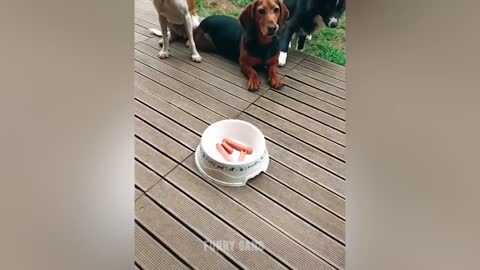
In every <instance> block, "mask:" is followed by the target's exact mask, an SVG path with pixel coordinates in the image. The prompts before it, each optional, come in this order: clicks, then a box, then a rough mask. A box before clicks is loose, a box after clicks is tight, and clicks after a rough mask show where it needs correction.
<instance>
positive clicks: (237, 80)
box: [143, 39, 268, 102]
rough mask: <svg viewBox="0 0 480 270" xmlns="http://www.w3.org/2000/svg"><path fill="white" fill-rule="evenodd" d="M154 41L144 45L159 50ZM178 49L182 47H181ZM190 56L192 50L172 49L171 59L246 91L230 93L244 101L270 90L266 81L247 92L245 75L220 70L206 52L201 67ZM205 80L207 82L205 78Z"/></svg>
mask: <svg viewBox="0 0 480 270" xmlns="http://www.w3.org/2000/svg"><path fill="white" fill-rule="evenodd" d="M152 41H154V39H148V40H145V41H143V43H145V44H147V45H148V46H151V47H153V48H155V49H157V48H158V44H156V41H155V42H152ZM172 44H173V43H172ZM178 47H182V46H181V45H179V46H178ZM190 54H191V51H190V48H185V50H179V49H177V48H176V47H173V46H172V47H171V48H170V57H174V58H176V59H178V60H181V61H183V62H184V63H185V64H188V65H191V66H194V67H195V68H198V69H200V70H202V71H205V72H207V73H208V74H209V75H210V76H211V75H214V76H216V77H218V78H220V79H222V80H225V81H227V82H229V83H232V84H234V85H236V86H238V87H240V88H241V89H243V90H244V91H237V90H235V91H229V92H230V93H232V94H234V95H236V96H238V97H240V98H242V99H244V100H247V101H250V102H251V101H254V100H255V99H256V98H258V95H261V94H263V93H265V92H266V91H267V90H268V85H267V84H266V80H265V84H264V85H261V87H260V89H259V90H258V91H248V90H247V84H248V80H247V78H246V77H245V76H244V75H243V74H241V73H240V74H239V75H237V74H234V73H231V72H228V71H226V70H224V69H222V68H219V67H217V66H215V65H212V64H210V63H209V62H208V61H207V60H206V59H205V58H206V57H204V55H205V53H204V52H201V55H202V63H201V64H200V65H198V64H196V63H194V62H192V61H190V60H189V59H188V55H190ZM206 55H208V54H206ZM167 63H169V62H168V61H167ZM236 68H237V69H239V67H236ZM199 76H200V77H199V78H201V77H202V74H199ZM218 78H217V79H218ZM203 80H205V78H204V79H203ZM207 81H208V80H207ZM222 89H226V90H230V88H228V87H226V88H222Z"/></svg>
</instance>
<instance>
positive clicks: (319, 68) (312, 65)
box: [300, 60, 346, 81]
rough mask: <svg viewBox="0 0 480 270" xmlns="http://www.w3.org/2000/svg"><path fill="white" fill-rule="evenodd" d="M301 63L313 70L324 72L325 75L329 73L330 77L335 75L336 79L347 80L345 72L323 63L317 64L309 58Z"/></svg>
mask: <svg viewBox="0 0 480 270" xmlns="http://www.w3.org/2000/svg"><path fill="white" fill-rule="evenodd" d="M300 65H301V66H303V67H306V68H308V69H311V70H313V71H317V72H320V73H323V74H325V75H328V76H330V77H333V78H335V79H338V80H341V81H345V80H346V76H345V73H344V72H339V71H336V70H333V69H330V68H327V67H324V66H322V65H319V64H316V63H314V62H310V61H308V60H306V61H302V62H300Z"/></svg>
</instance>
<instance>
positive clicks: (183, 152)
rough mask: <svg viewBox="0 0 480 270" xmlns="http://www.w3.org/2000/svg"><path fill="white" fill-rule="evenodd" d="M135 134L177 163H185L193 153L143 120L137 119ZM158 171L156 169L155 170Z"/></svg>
mask: <svg viewBox="0 0 480 270" xmlns="http://www.w3.org/2000/svg"><path fill="white" fill-rule="evenodd" d="M134 121H135V134H136V135H137V136H138V137H140V138H142V139H143V140H145V141H146V142H148V143H149V144H151V145H153V146H154V147H155V148H157V149H158V150H160V151H162V152H163V153H165V154H167V155H168V156H169V157H171V158H172V159H174V160H176V161H177V162H181V161H183V160H184V159H185V158H187V157H188V156H189V155H190V154H191V153H192V151H191V150H189V149H187V148H186V147H185V146H183V145H181V144H180V143H178V142H176V141H175V140H173V139H172V138H170V137H168V136H167V135H165V134H163V133H161V132H160V131H158V130H156V129H154V128H153V127H151V126H150V125H148V124H146V123H145V122H143V121H142V120H139V119H138V118H135V120H134ZM155 169H156V168H155Z"/></svg>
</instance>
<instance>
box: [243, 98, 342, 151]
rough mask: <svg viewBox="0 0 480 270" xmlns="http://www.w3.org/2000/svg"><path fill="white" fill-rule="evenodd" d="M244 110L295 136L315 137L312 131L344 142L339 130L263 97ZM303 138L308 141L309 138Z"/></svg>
mask: <svg viewBox="0 0 480 270" xmlns="http://www.w3.org/2000/svg"><path fill="white" fill-rule="evenodd" d="M245 112H246V113H248V114H250V115H252V116H254V117H255V118H258V119H261V120H262V121H264V122H267V123H274V125H275V127H277V128H279V129H281V130H283V131H285V132H287V133H289V134H291V135H293V136H295V137H297V138H312V137H315V135H313V134H312V133H313V132H314V133H316V134H317V135H320V136H322V137H323V138H327V139H329V140H331V141H332V142H335V143H338V144H340V145H343V144H344V143H345V135H344V134H343V133H342V132H340V131H339V130H336V129H333V128H331V127H330V126H327V125H325V124H322V123H319V122H317V121H314V120H312V119H310V118H308V117H305V116H303V115H301V114H299V113H297V112H295V111H293V110H290V109H288V108H285V107H283V106H282V105H279V104H277V103H273V102H271V101H269V100H267V99H264V98H263V99H262V100H260V99H259V100H258V101H257V102H255V104H254V105H252V106H250V107H249V108H248V109H247V110H245ZM272 112H273V113H272ZM279 115H281V116H282V117H280V116H279ZM286 119H287V120H286ZM328 124H331V123H328ZM305 140H307V141H308V140H309V139H305Z"/></svg>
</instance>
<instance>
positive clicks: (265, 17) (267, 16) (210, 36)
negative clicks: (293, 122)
mask: <svg viewBox="0 0 480 270" xmlns="http://www.w3.org/2000/svg"><path fill="white" fill-rule="evenodd" d="M287 19H288V9H287V7H286V6H285V5H284V4H283V1H282V0H256V1H254V2H252V3H250V4H249V5H248V6H246V7H245V9H244V10H243V11H242V13H241V14H240V17H239V20H237V19H235V18H232V17H228V16H221V15H217V16H210V17H207V18H205V19H204V20H203V21H202V22H201V23H200V25H199V26H198V28H197V29H196V30H195V31H194V40H195V43H196V44H197V46H198V48H199V49H200V50H206V51H215V52H218V53H220V54H222V55H224V56H226V57H228V58H231V59H233V60H235V61H238V62H239V63H240V67H241V70H242V72H243V73H244V74H245V75H246V76H247V77H248V90H251V91H253V90H258V89H259V87H260V81H259V80H258V75H257V72H256V71H255V69H253V68H254V67H255V66H265V67H266V68H267V70H268V82H269V84H270V85H271V86H272V87H273V88H276V89H279V88H280V87H281V86H282V81H281V80H280V78H279V77H278V76H277V73H276V72H277V67H278V55H279V53H280V46H279V34H280V33H281V32H283V29H284V28H285V22H286V20H287Z"/></svg>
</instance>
